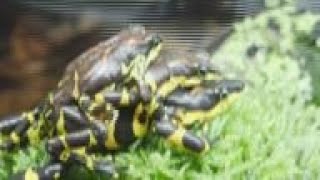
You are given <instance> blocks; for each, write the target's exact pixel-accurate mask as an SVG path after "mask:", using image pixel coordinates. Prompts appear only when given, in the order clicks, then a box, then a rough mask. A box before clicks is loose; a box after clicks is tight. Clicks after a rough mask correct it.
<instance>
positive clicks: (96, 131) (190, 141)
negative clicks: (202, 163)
mask: <svg viewBox="0 0 320 180" xmlns="http://www.w3.org/2000/svg"><path fill="white" fill-rule="evenodd" d="M202 85H203V86H201V90H197V93H193V92H192V91H193V90H194V89H183V88H181V89H177V90H176V91H174V92H173V93H171V94H170V95H169V96H168V100H167V101H165V102H164V103H163V104H162V105H161V107H159V109H158V110H157V112H156V113H155V122H154V123H155V125H154V126H155V131H156V133H157V134H158V135H159V136H161V137H163V138H164V139H167V138H168V137H169V136H170V135H172V134H174V133H175V132H176V131H178V130H179V127H178V126H177V124H175V123H174V122H173V119H174V118H175V111H176V110H177V109H179V108H191V109H202V110H203V107H202V105H203V104H206V103H208V100H209V101H210V102H209V104H212V105H215V104H216V103H217V101H218V100H217V98H218V97H219V98H222V97H224V95H223V91H220V92H218V93H217V91H215V89H216V88H218V89H221V88H222V87H223V88H225V89H228V91H229V93H236V92H240V91H241V90H242V89H243V87H244V86H243V83H241V81H235V80H233V81H230V80H225V81H221V82H218V83H217V82H206V83H203V84H202ZM197 88H198V87H197ZM182 96H183V98H181V97H182ZM213 96H214V97H216V98H212V97H213ZM190 101H194V104H193V105H192V107H190V106H189V102H190ZM130 109H131V107H126V108H120V114H124V116H123V117H122V118H124V117H133V111H131V110H130ZM74 113H76V112H73V114H74ZM78 117H80V115H79V116H78ZM118 121H119V123H120V126H121V127H122V128H124V127H126V129H123V132H130V131H132V127H130V126H126V125H121V123H125V122H129V124H130V123H131V121H132V120H130V119H127V121H125V120H121V119H119V120H118ZM86 127H91V128H86V129H83V130H77V131H73V132H72V133H69V134H67V135H65V136H64V137H65V140H66V142H67V144H68V148H71V152H70V154H69V157H68V158H67V159H66V160H65V161H63V163H62V164H61V166H69V165H70V164H78V165H79V164H80V165H83V166H85V167H88V164H87V162H86V160H85V159H86V158H89V159H92V161H93V167H88V168H89V169H91V170H94V171H99V172H103V173H104V174H106V175H108V176H112V175H114V173H115V172H116V170H115V167H114V165H113V163H112V162H110V161H101V160H98V159H94V154H95V153H103V152H107V151H108V150H107V149H106V148H105V146H104V142H105V136H106V134H107V131H108V129H106V128H105V126H104V125H103V123H101V121H96V122H92V123H91V124H90V125H89V126H86ZM180 130H181V127H180ZM90 134H93V135H94V137H95V139H96V140H97V142H98V143H97V144H96V145H94V146H91V145H90ZM127 135H128V137H124V139H126V138H128V139H131V141H129V142H126V143H127V144H126V145H125V144H122V145H124V146H127V145H129V144H130V143H131V142H133V141H134V140H135V139H132V135H130V134H127ZM117 137H118V136H117ZM116 139H118V140H119V137H118V138H116ZM181 141H182V143H183V146H184V148H185V149H187V150H189V151H191V152H196V153H201V152H202V151H204V149H205V148H206V143H207V142H206V140H205V139H203V138H202V137H199V136H196V135H194V134H193V133H192V132H191V131H188V130H186V131H185V132H184V133H183V136H182V139H181ZM65 148H66V147H64V145H63V143H62V141H61V139H60V138H58V137H54V138H51V139H50V140H48V142H47V150H48V152H49V154H50V155H51V157H52V159H53V161H52V162H51V163H49V164H48V165H47V166H46V167H43V168H40V169H38V170H37V172H38V174H40V175H41V176H44V175H43V174H47V175H48V177H47V178H48V179H50V178H52V177H51V176H50V175H49V174H48V173H45V172H48V171H50V170H51V169H53V166H54V167H55V166H56V165H57V164H59V163H60V162H61V161H60V160H59V157H60V156H61V154H62V153H63V152H65V150H66V149H65ZM78 148H85V151H86V152H87V153H86V155H85V156H83V154H79V153H76V151H73V150H72V149H78ZM54 159H55V160H54ZM64 169H65V168H61V169H55V170H56V171H58V170H59V173H60V174H63V170H64ZM56 173H57V172H56Z"/></svg>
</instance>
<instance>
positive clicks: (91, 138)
mask: <svg viewBox="0 0 320 180" xmlns="http://www.w3.org/2000/svg"><path fill="white" fill-rule="evenodd" d="M95 145H97V140H96V138H95V136H94V135H93V133H92V131H90V136H89V146H95Z"/></svg>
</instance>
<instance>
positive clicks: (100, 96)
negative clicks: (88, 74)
mask: <svg viewBox="0 0 320 180" xmlns="http://www.w3.org/2000/svg"><path fill="white" fill-rule="evenodd" d="M94 102H95V103H97V104H103V103H105V99H104V96H103V94H102V93H97V94H96V95H95V96H94Z"/></svg>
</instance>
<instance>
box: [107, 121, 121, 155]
mask: <svg viewBox="0 0 320 180" xmlns="http://www.w3.org/2000/svg"><path fill="white" fill-rule="evenodd" d="M115 123H116V122H115V121H111V122H109V123H108V124H107V126H108V135H107V139H106V142H105V146H106V147H107V149H108V150H117V149H119V147H120V146H119V144H118V143H117V141H116V139H115V137H114V132H115Z"/></svg>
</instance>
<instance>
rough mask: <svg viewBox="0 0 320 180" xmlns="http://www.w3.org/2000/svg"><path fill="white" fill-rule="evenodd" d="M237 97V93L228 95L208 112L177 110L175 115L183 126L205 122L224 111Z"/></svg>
mask: <svg viewBox="0 0 320 180" xmlns="http://www.w3.org/2000/svg"><path fill="white" fill-rule="evenodd" d="M239 95H240V94H239V93H233V94H230V95H229V96H228V97H227V98H226V99H224V100H221V101H220V102H219V103H218V104H217V105H216V106H214V107H212V108H211V109H209V110H193V111H190V110H182V109H179V110H178V111H177V113H176V114H177V116H178V117H179V118H180V119H181V121H182V124H183V125H190V124H192V123H194V122H195V121H200V122H204V121H205V120H212V118H214V117H216V116H217V115H218V114H220V113H222V112H223V111H225V110H226V109H227V108H228V107H229V106H230V104H232V103H233V102H234V101H235V100H236V99H237V98H238V97H239Z"/></svg>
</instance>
